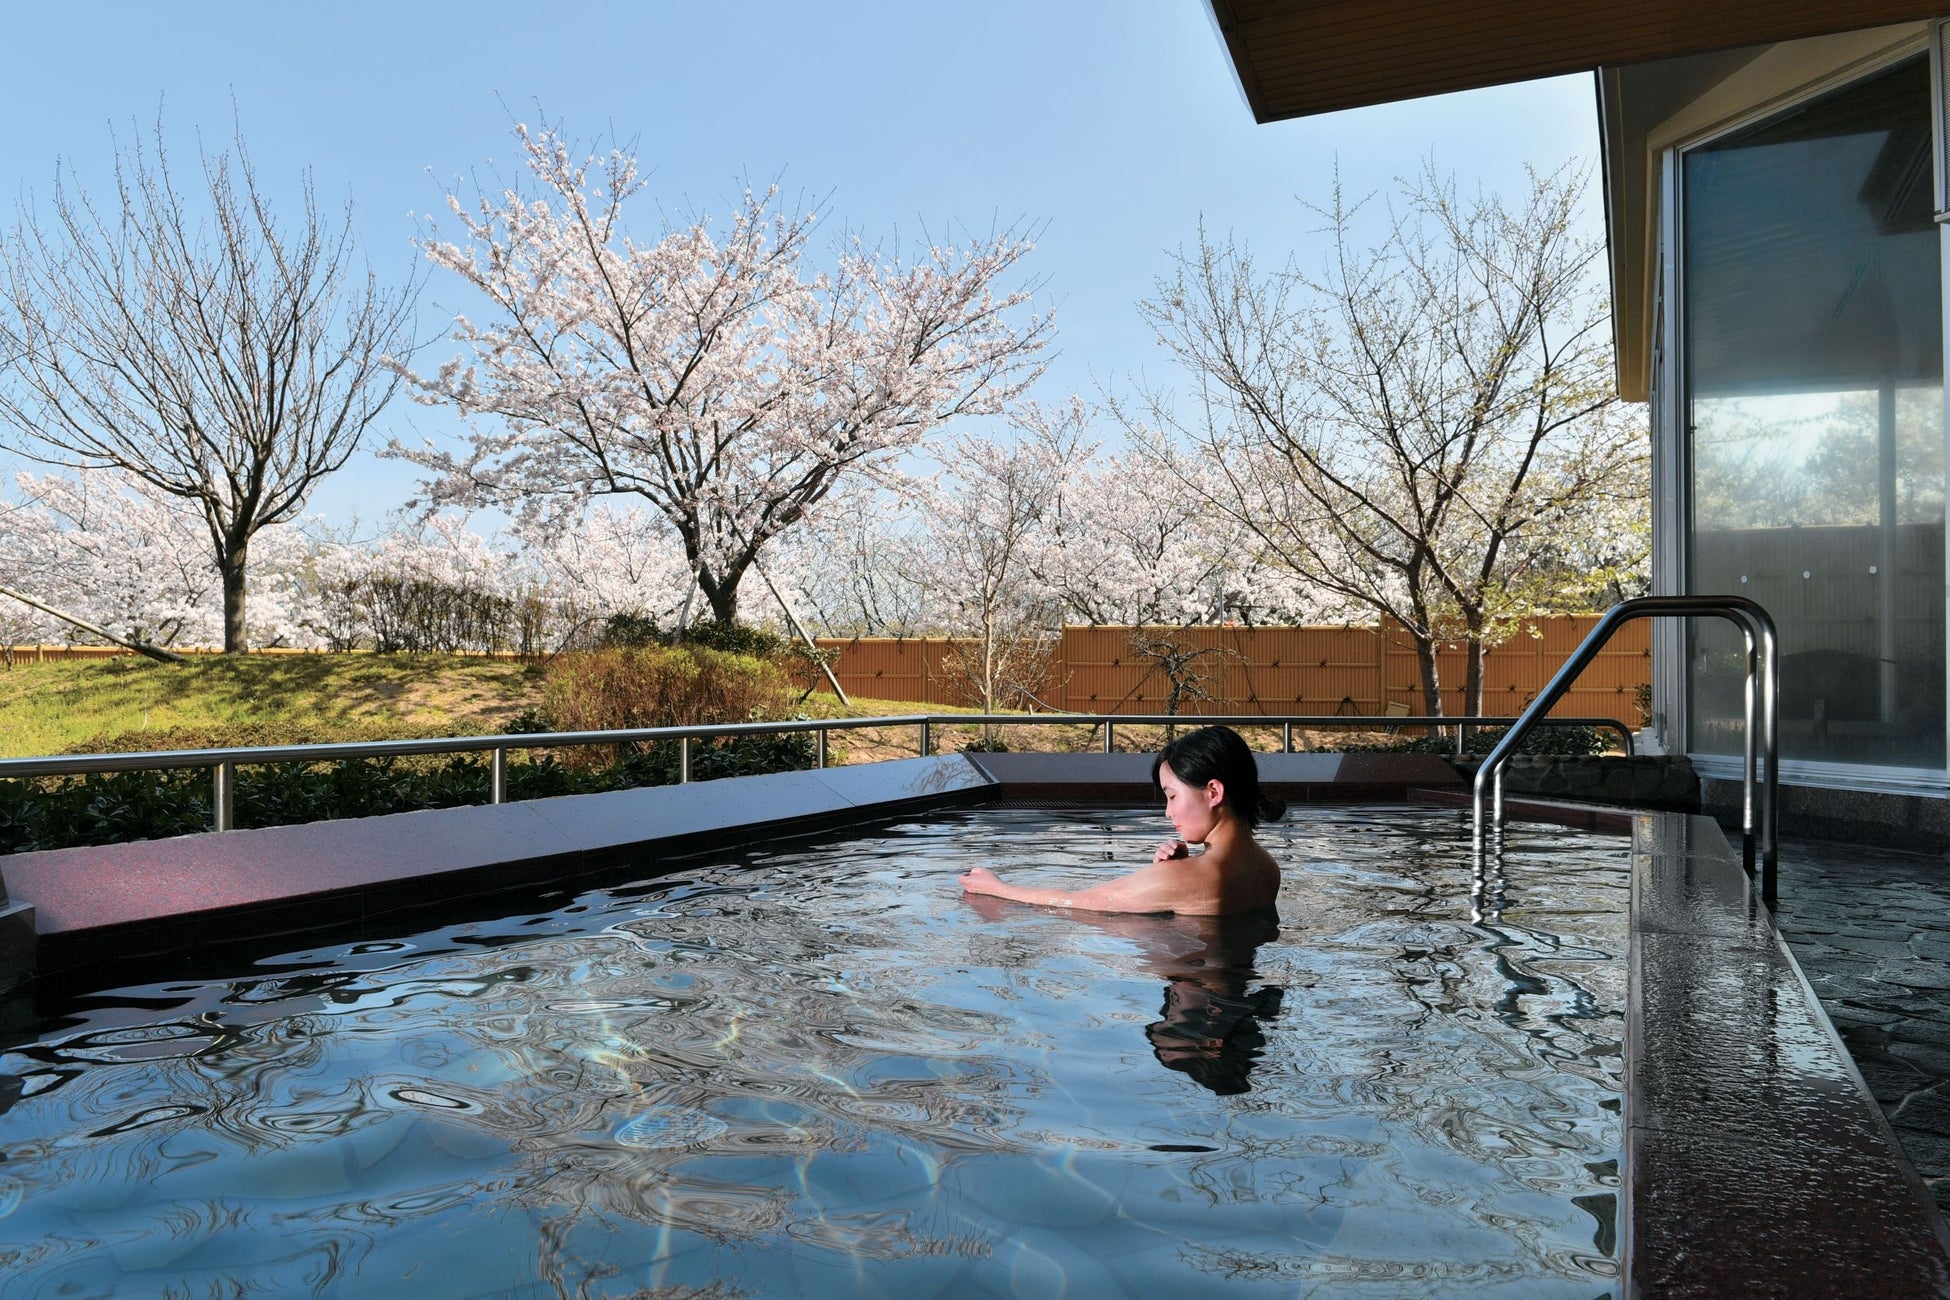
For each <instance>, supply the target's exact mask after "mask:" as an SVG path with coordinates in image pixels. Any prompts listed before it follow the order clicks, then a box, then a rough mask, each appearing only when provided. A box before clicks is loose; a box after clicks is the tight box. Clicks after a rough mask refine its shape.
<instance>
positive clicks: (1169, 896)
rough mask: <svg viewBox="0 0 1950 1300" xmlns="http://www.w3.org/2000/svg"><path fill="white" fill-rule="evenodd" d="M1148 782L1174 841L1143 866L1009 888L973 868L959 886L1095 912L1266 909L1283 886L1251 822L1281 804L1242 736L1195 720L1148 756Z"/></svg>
mask: <svg viewBox="0 0 1950 1300" xmlns="http://www.w3.org/2000/svg"><path fill="white" fill-rule="evenodd" d="M1151 782H1152V784H1153V785H1155V786H1157V787H1158V789H1159V790H1160V791H1162V792H1163V794H1164V797H1165V816H1167V817H1169V818H1170V819H1171V824H1172V827H1173V828H1174V829H1175V830H1176V831H1177V832H1178V838H1177V839H1172V840H1166V841H1165V842H1164V843H1163V844H1160V845H1159V846H1158V851H1157V852H1156V853H1154V854H1152V856H1151V864H1150V865H1149V866H1146V867H1140V868H1138V869H1137V870H1136V871H1133V872H1132V873H1131V874H1130V875H1128V876H1124V877H1122V878H1120V879H1117V880H1112V881H1107V882H1106V883H1104V884H1101V885H1092V886H1091V887H1090V888H1088V889H1076V890H1068V889H1036V888H1031V887H1029V886H1024V885H1012V884H1009V883H1008V882H1007V881H1005V880H1003V879H1002V878H1001V877H1000V876H998V875H996V874H995V873H994V872H993V871H991V870H989V869H988V868H987V867H977V868H975V870H973V871H971V872H969V873H968V874H967V875H965V876H963V877H962V878H961V887H962V888H963V889H964V890H966V891H967V892H969V893H971V894H989V895H993V896H994V897H996V898H1006V899H1010V900H1012V901H1014V902H1018V903H1035V904H1038V905H1040V906H1043V907H1075V908H1081V909H1083V910H1085V911H1091V912H1175V913H1177V914H1178V915H1180V916H1231V915H1234V914H1236V913H1240V912H1251V911H1255V910H1257V909H1259V908H1262V907H1271V906H1272V905H1273V900H1274V899H1275V898H1276V897H1277V896H1278V895H1279V892H1280V868H1279V864H1278V863H1276V862H1274V861H1273V857H1272V855H1271V854H1269V853H1268V852H1267V851H1266V850H1265V849H1263V848H1261V847H1260V846H1259V844H1258V843H1257V842H1256V841H1255V840H1254V839H1253V827H1255V826H1257V825H1258V824H1259V823H1260V822H1261V821H1270V820H1272V819H1274V818H1276V817H1278V816H1280V814H1281V813H1282V812H1284V811H1285V808H1284V807H1283V806H1282V805H1281V804H1280V803H1279V802H1278V801H1277V800H1273V799H1269V798H1267V797H1266V796H1265V795H1263V794H1261V793H1260V790H1259V767H1258V765H1257V764H1256V763H1255V762H1254V761H1253V751H1252V750H1251V749H1250V748H1248V747H1247V745H1246V742H1245V741H1243V740H1241V739H1240V738H1239V733H1238V732H1236V731H1233V730H1232V729H1231V728H1230V727H1201V728H1199V729H1198V730H1197V731H1193V732H1188V733H1186V734H1185V735H1183V736H1180V737H1179V738H1178V739H1177V740H1174V741H1171V742H1170V743H1169V744H1167V745H1166V746H1165V747H1164V749H1163V750H1161V751H1160V752H1159V754H1158V757H1157V758H1156V759H1154V760H1152V763H1151ZM1194 844H1203V845H1204V846H1205V851H1204V852H1203V853H1198V854H1194V853H1193V852H1192V851H1191V845H1194Z"/></svg>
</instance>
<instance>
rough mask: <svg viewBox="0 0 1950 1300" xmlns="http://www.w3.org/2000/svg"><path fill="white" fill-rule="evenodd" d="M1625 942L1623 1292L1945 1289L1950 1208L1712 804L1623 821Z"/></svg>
mask: <svg viewBox="0 0 1950 1300" xmlns="http://www.w3.org/2000/svg"><path fill="white" fill-rule="evenodd" d="M1784 905H1785V906H1789V907H1791V906H1793V900H1792V899H1791V898H1789V899H1787V900H1785V902H1784ZM1629 943H1630V951H1629V954H1628V959H1627V960H1628V970H1627V989H1626V1001H1625V1006H1626V1033H1625V1080H1626V1084H1625V1095H1624V1113H1623V1121H1624V1135H1623V1150H1622V1155H1621V1160H1620V1166H1621V1168H1620V1174H1621V1180H1620V1199H1619V1240H1620V1243H1621V1245H1622V1247H1623V1249H1622V1250H1621V1252H1620V1261H1621V1267H1622V1269H1623V1287H1624V1292H1625V1294H1626V1295H1627V1296H1654V1295H1656V1296H1722V1295H1729V1294H1736V1293H1740V1294H1772V1295H1805V1294H1815V1295H1905V1296H1923V1295H1939V1296H1940V1295H1950V1232H1947V1231H1946V1228H1945V1224H1944V1220H1943V1216H1942V1214H1941V1213H1940V1212H1939V1211H1938V1209H1937V1207H1936V1203H1935V1200H1934V1199H1933V1198H1932V1197H1931V1196H1930V1194H1929V1191H1928V1189H1927V1188H1926V1187H1925V1186H1924V1183H1923V1180H1922V1179H1921V1178H1920V1177H1919V1176H1918V1175H1917V1173H1916V1171H1915V1169H1914V1167H1913V1166H1912V1165H1911V1164H1910V1162H1909V1159H1908V1157H1907V1156H1906V1155H1905V1154H1904V1152H1903V1148H1902V1145H1901V1143H1900V1142H1899V1141H1898V1140H1897V1138H1896V1135H1895V1132H1894V1130H1892V1129H1891V1128H1890V1126H1889V1122H1888V1119H1887V1118H1886V1117H1885V1116H1884V1114H1883V1111H1882V1108H1881V1106H1880V1105H1878V1104H1877V1102H1876V1101H1875V1098H1874V1097H1873V1096H1872V1095H1871V1094H1870V1092H1869V1089H1868V1085H1867V1084H1866V1083H1865V1082H1864V1081H1863V1078H1862V1075H1861V1072H1860V1071H1859V1070H1858V1069H1857V1068H1856V1065H1855V1061H1854V1058H1853V1057H1851V1056H1850V1055H1849V1053H1848V1049H1847V1048H1846V1046H1845V1045H1844V1044H1843V1043H1842V1040H1841V1037H1840V1035H1839V1034H1837V1033H1836V1031H1835V1027H1834V1025H1833V1024H1832V1022H1830V1020H1829V1018H1828V1014H1827V1012H1826V1011H1825V1010H1824V1009H1823V1008H1822V1006H1821V1002H1820V999H1819V998H1817V997H1816V995H1815V992H1814V989H1813V987H1812V986H1810V984H1809V983H1808V980H1807V978H1806V976H1805V975H1804V974H1803V973H1802V970H1801V967H1800V964H1799V963H1798V962H1797V961H1796V960H1795V958H1794V954H1793V953H1792V952H1791V951H1790V950H1789V948H1788V945H1787V942H1786V940H1785V939H1784V938H1783V937H1782V935H1781V933H1780V931H1779V930H1778V928H1776V926H1775V924H1774V918H1773V916H1772V915H1771V914H1770V913H1769V911H1768V909H1767V908H1766V907H1765V905H1763V904H1762V903H1761V901H1760V898H1759V895H1758V893H1757V891H1756V889H1755V888H1754V884H1753V881H1752V880H1751V879H1750V878H1749V877H1748V875H1747V873H1746V871H1745V870H1744V869H1743V868H1742V866H1741V860H1740V855H1739V854H1738V853H1737V852H1736V851H1735V850H1734V848H1733V847H1732V845H1731V844H1730V843H1729V842H1728V840H1727V837H1726V834H1725V832H1723V831H1722V830H1721V828H1720V827H1719V825H1718V824H1717V823H1716V822H1714V821H1713V819H1712V818H1710V817H1704V816H1697V815H1687V814H1683V813H1641V814H1638V815H1636V816H1635V817H1634V819H1633V825H1632V898H1631V923H1630V940H1629Z"/></svg>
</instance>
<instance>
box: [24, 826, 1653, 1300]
mask: <svg viewBox="0 0 1950 1300" xmlns="http://www.w3.org/2000/svg"><path fill="white" fill-rule="evenodd" d="M1166 829H1167V828H1166V826H1165V823H1164V822H1163V820H1162V819H1161V818H1160V817H1158V816H1157V815H1156V814H1155V812H1106V811H1101V810H1098V811H1078V810H1061V811H1050V810H1023V809H990V810H980V811H974V812H964V813H948V814H943V815H940V816H938V817H933V818H931V819H929V820H927V821H925V822H917V823H914V824H900V825H893V826H885V825H883V826H878V827H874V828H872V829H871V831H870V832H869V833H868V834H867V835H866V836H864V837H862V838H859V839H855V840H850V841H844V842H833V841H826V842H819V843H814V844H810V845H808V844H807V843H805V842H800V843H795V844H786V845H777V846H772V847H768V848H763V849H755V850H751V851H748V852H746V853H744V854H742V855H741V856H740V857H739V858H738V859H737V860H736V861H731V860H728V859H714V860H711V861H708V862H707V861H704V860H701V859H700V860H697V861H692V862H687V863H679V864H677V868H678V869H677V870H676V871H675V873H674V874H671V875H667V876H664V877H662V878H658V879H651V880H640V881H638V882H637V883H634V884H630V885H625V886H620V887H611V888H604V889H590V890H587V891H585V892H582V893H579V894H576V895H573V896H570V895H566V894H564V895H558V896H555V897H552V898H548V899H545V900H541V902H540V903H539V906H540V907H542V908H545V909H548V910H529V911H522V912H519V913H517V914H514V915H510V916H507V917H505V918H503V919H501V920H497V921H494V922H492V923H469V924H463V925H454V926H449V927H447V928H444V929H438V930H430V931H427V932H424V933H420V934H415V935H407V936H402V937H399V938H397V939H389V940H383V941H367V942H361V943H357V944H347V945H342V946H337V947H332V948H329V949H315V950H311V951H305V952H297V953H291V954H287V955H285V956H283V957H281V958H279V959H277V960H276V961H270V962H265V963H262V964H261V965H260V966H258V967H257V968H256V969H255V970H254V971H253V972H252V973H251V974H250V975H249V976H248V977H246V978H235V979H224V980H215V979H213V980H210V981H207V982H195V983H192V982H175V983H167V984H154V985H147V986H142V987H125V988H120V989H116V990H112V991H105V992H102V993H99V994H94V995H89V996H86V997H77V998H75V999H72V1000H71V1001H70V1002H69V1003H66V1004H64V1005H62V1006H61V1007H60V1008H58V1011H59V1014H58V1017H57V1018H55V1019H52V1020H50V1021H49V1023H48V1026H47V1027H46V1028H45V1029H44V1032H43V1033H42V1034H41V1036H40V1037H39V1038H37V1039H35V1040H33V1041H30V1042H24V1043H19V1044H17V1045H16V1046H14V1047H13V1048H12V1049H11V1050H9V1051H6V1052H4V1053H0V1296H6V1297H11V1296H30V1295H50V1296H52V1295H62V1296H85V1295H185V1296H189V1295H194V1296H204V1295H231V1294H262V1295H278V1296H288V1295H335V1296H356V1297H368V1296H381V1297H383V1296H411V1297H415V1298H416V1300H431V1298H434V1297H448V1296H500V1295H534V1296H554V1295H562V1296H637V1295H646V1294H648V1295H669V1296H673V1297H675V1296H684V1297H692V1296H713V1297H718V1296H723V1297H729V1296H735V1295H752V1296H783V1295H799V1294H809V1295H845V1296H850V1295H886V1296H903V1297H905V1296H928V1295H936V1294H939V1295H944V1296H960V1295H1020V1296H1026V1297H1027V1296H1034V1297H1046V1296H1060V1295H1064V1294H1069V1295H1074V1296H1099V1295H1117V1294H1131V1295H1170V1296H1195V1295H1203V1294H1214V1293H1220V1292H1223V1293H1224V1294H1225V1295H1227V1296H1255V1295H1268V1296H1272V1295H1294V1294H1312V1293H1315V1292H1319V1293H1323V1294H1334V1295H1421V1294H1427V1295H1454V1294H1458V1293H1466V1294H1479V1295H1508V1296H1524V1297H1534V1296H1551V1295H1563V1296H1575V1297H1580V1298H1581V1300H1589V1297H1592V1296H1594V1295H1600V1294H1603V1293H1605V1292H1607V1291H1608V1290H1610V1289H1612V1287H1613V1286H1614V1284H1615V1283H1614V1279H1615V1274H1616V1267H1615V1263H1614V1259H1613V1254H1614V1236H1615V1231H1614V1220H1615V1193H1616V1189H1617V1172H1616V1169H1617V1165H1616V1157H1617V1151H1618V1143H1619V1117H1618V1096H1619V1082H1620V1079H1619V1076H1620V1069H1621V1062H1620V1048H1619V1044H1620V1036H1621V1031H1622V1024H1623V1019H1622V1015H1621V1009H1622V1006H1623V979H1624V974H1623V966H1624V963H1623V960H1622V958H1623V953H1624V949H1625V894H1626V870H1627V860H1628V854H1627V846H1626V843H1625V841H1623V840H1621V839H1617V838H1599V837H1591V836H1584V835H1579V834H1576V833H1572V832H1568V831H1564V832H1558V831H1545V830H1530V829H1529V828H1526V833H1525V836H1524V839H1523V842H1522V843H1521V845H1520V846H1518V847H1515V848H1513V849H1511V850H1509V851H1507V852H1506V854H1505V857H1504V874H1503V878H1502V880H1501V882H1491V883H1492V884H1493V885H1497V886H1498V887H1497V888H1495V889H1493V890H1490V891H1488V892H1485V891H1484V890H1477V891H1475V892H1474V894H1472V889H1471V872H1470V860H1469V855H1468V847H1467V835H1466V832H1465V829H1464V826H1463V824H1462V822H1461V820H1460V819H1459V817H1458V815H1457V814H1456V813H1454V812H1450V811H1446V810H1442V811H1438V810H1433V809H1427V808H1418V807H1414V806H1402V805H1391V806H1388V807H1385V808H1359V809H1354V808H1328V809H1321V808H1301V809H1298V810H1296V812H1295V814H1294V815H1293V816H1292V817H1291V818H1290V819H1289V820H1287V821H1285V822H1280V823H1276V824H1273V825H1271V826H1268V827H1265V828H1263V834H1262V836H1261V838H1262V841H1263V842H1264V843H1266V844H1267V846H1268V847H1269V848H1270V849H1271V850H1272V851H1273V853H1274V855H1275V856H1276V857H1278V858H1279V859H1280V860H1281V862H1282V863H1283V865H1284V867H1285V874H1286V884H1285V888H1284V890H1283V892H1282V895H1281V899H1280V917H1279V918H1278V920H1277V921H1273V920H1269V919H1266V918H1263V917H1262V918H1246V919H1231V920H1226V921H1214V920H1193V919H1188V918H1171V917H1115V916H1102V915H1087V914H1074V915H1072V914H1064V913H1062V912H1058V911H1053V910H1043V909H1037V908H1030V907H1023V906H1020V905H1016V904H1008V903H1000V902H995V901H992V900H965V899H964V898H962V896H961V895H960V892H959V889H958V887H957V884H956V880H955V876H956V873H957V872H960V871H963V870H966V869H967V868H969V867H971V866H975V865H982V864H986V865H992V866H995V867H997V868H998V869H1000V870H1002V871H1004V872H1005V873H1007V874H1009V875H1010V877H1011V878H1012V879H1018V880H1025V881H1044V882H1054V881H1056V880H1060V879H1062V880H1074V879H1078V878H1080V877H1084V876H1088V875H1101V874H1105V873H1112V872H1116V871H1121V870H1125V869H1128V868H1130V867H1133V866H1136V865H1138V864H1140V863H1142V862H1145V861H1148V860H1149V858H1150V855H1151V850H1152V848H1153V846H1154V845H1155V844H1156V843H1157V841H1158V840H1159V839H1160V838H1162V836H1163V834H1164V833H1165V831H1166ZM524 901H525V902H526V903H527V904H529V905H535V904H536V900H534V899H532V898H531V899H527V900H524ZM514 905H515V904H511V906H514Z"/></svg>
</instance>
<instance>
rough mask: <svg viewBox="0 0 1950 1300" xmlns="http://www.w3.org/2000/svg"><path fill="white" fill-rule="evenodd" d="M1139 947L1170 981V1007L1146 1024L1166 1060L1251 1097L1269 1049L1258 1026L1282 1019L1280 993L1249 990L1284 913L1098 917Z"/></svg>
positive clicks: (1222, 1090) (1221, 1088)
mask: <svg viewBox="0 0 1950 1300" xmlns="http://www.w3.org/2000/svg"><path fill="white" fill-rule="evenodd" d="M1089 919H1090V921H1091V923H1092V924H1093V925H1097V926H1100V927H1102V928H1103V929H1105V930H1108V931H1110V932H1111V933H1113V934H1119V935H1122V936H1124V937H1125V938H1128V939H1130V940H1132V941H1133V942H1135V943H1136V944H1137V945H1138V952H1139V961H1140V964H1141V965H1142V966H1143V968H1144V970H1145V971H1146V972H1147V973H1149V974H1152V975H1155V976H1157V977H1158V978H1160V979H1162V980H1164V981H1165V1005H1164V1009H1163V1011H1161V1012H1160V1014H1161V1015H1162V1016H1163V1017H1164V1018H1163V1019H1162V1020H1155V1021H1153V1022H1152V1023H1150V1024H1148V1025H1146V1026H1145V1027H1144V1036H1145V1037H1146V1038H1148V1039H1150V1040H1151V1050H1152V1052H1153V1053H1154V1054H1155V1055H1156V1056H1157V1058H1158V1060H1159V1062H1160V1063H1162V1064H1164V1065H1166V1066H1168V1067H1169V1068H1171V1069H1174V1070H1179V1071H1182V1072H1184V1073H1185V1074H1188V1075H1190V1076H1191V1077H1192V1078H1193V1079H1195V1080H1197V1081H1198V1082H1199V1083H1200V1084H1201V1085H1203V1086H1204V1087H1206V1088H1209V1089H1210V1090H1211V1091H1213V1092H1216V1093H1218V1094H1219V1095H1220V1096H1230V1095H1232V1094H1233V1093H1240V1092H1246V1091H1248V1090H1250V1089H1251V1087H1252V1084H1251V1083H1249V1082H1247V1076H1248V1075H1249V1074H1251V1073H1252V1068H1253V1066H1254V1064H1255V1063H1256V1062H1257V1061H1258V1060H1259V1058H1260V1056H1261V1054H1262V1053H1263V1051H1264V1050H1265V1047H1266V1036H1265V1035H1264V1034H1263V1033H1261V1032H1260V1028H1259V1022H1260V1021H1261V1020H1264V1019H1268V1018H1270V1017H1272V1016H1275V1015H1278V1014H1279V1010H1280V990H1279V989H1278V988H1275V987H1272V986H1268V987H1265V988H1261V989H1258V990H1257V991H1252V990H1249V987H1248V986H1249V985H1250V984H1251V982H1252V980H1253V977H1254V975H1255V974H1256V973H1257V972H1255V971H1254V969H1253V959H1254V958H1255V957H1257V956H1258V955H1259V946H1260V945H1261V944H1263V943H1266V942H1268V941H1269V940H1272V939H1276V938H1278V937H1279V933H1280V922H1279V917H1278V915H1277V914H1276V913H1275V912H1274V911H1273V909H1272V908H1270V907H1269V908H1261V909H1260V910H1259V911H1256V912H1247V913H1245V914H1243V915H1240V916H1172V917H1156V916H1145V917H1136V916H1120V917H1091V918H1089Z"/></svg>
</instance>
